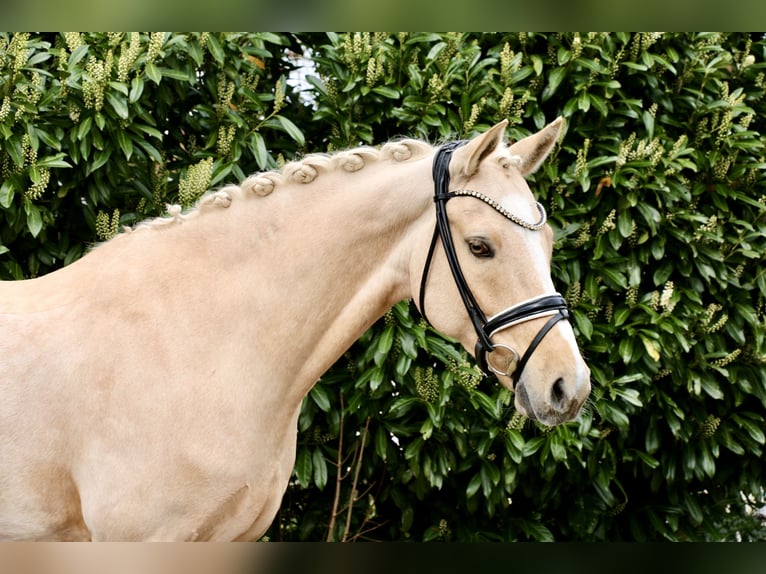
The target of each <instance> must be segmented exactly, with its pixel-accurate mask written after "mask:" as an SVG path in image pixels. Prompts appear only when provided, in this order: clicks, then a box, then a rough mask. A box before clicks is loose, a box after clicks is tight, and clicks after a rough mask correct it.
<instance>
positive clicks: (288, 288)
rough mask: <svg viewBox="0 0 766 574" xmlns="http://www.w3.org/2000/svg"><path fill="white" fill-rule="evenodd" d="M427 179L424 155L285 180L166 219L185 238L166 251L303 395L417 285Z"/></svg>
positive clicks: (231, 327) (256, 352) (217, 311)
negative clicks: (413, 271) (416, 247)
mask: <svg viewBox="0 0 766 574" xmlns="http://www.w3.org/2000/svg"><path fill="white" fill-rule="evenodd" d="M431 185H432V184H431V179H430V160H429V159H428V158H424V159H420V160H410V161H407V162H401V163H393V162H384V161H381V162H372V163H371V164H370V165H368V166H366V167H364V168H363V169H362V170H360V171H359V172H356V173H343V172H340V173H337V172H329V173H320V174H319V176H318V177H317V178H316V180H315V181H313V182H311V183H308V184H299V183H289V184H284V183H283V184H280V185H277V187H276V189H274V191H273V193H271V194H270V195H268V196H266V197H243V198H241V199H239V200H235V201H233V202H232V204H231V207H229V208H226V209H218V210H216V211H212V212H209V213H206V214H202V215H200V216H198V217H196V218H195V219H194V220H190V221H188V222H183V223H181V224H180V225H178V226H177V227H176V229H168V230H167V231H170V232H171V233H172V235H174V236H175V237H171V233H167V235H166V233H165V230H158V231H159V233H158V236H166V237H167V238H168V240H169V241H172V243H175V244H176V245H182V244H184V243H186V244H187V245H188V248H183V249H182V250H179V249H178V247H175V248H173V247H169V249H171V251H173V252H174V255H169V254H166V255H163V256H160V257H159V259H158V260H164V261H165V263H164V264H165V265H167V262H168V260H170V261H176V262H178V266H179V267H182V268H184V269H183V271H182V272H183V273H184V274H188V273H189V271H188V269H186V267H188V266H190V265H191V266H194V267H195V268H196V269H198V270H199V273H198V277H196V278H195V279H193V280H190V281H191V284H194V285H196V286H197V287H196V288H197V289H202V290H203V291H204V292H205V293H207V294H208V297H209V300H208V302H207V303H206V304H205V310H204V311H202V310H200V312H206V313H207V314H209V316H210V321H211V322H213V324H214V323H215V322H216V321H218V322H220V321H221V318H222V317H225V321H226V330H227V331H228V332H236V333H249V336H250V337H252V339H253V345H252V349H253V356H252V357H251V358H250V360H251V361H253V362H256V361H259V362H260V363H261V366H259V369H260V370H261V371H264V374H267V375H268V378H269V379H270V380H283V381H284V384H285V385H287V384H288V383H290V384H292V379H295V380H296V381H297V382H296V383H295V385H297V386H294V387H293V386H291V389H290V390H291V391H292V390H294V391H295V393H296V394H295V397H296V398H302V396H303V395H305V393H306V392H308V390H309V389H310V387H311V386H312V385H313V384H314V382H316V380H317V379H318V378H319V376H321V374H322V373H323V372H324V371H326V370H327V368H329V367H330V366H331V365H332V363H333V362H335V361H336V360H337V358H338V357H340V356H341V355H342V354H343V352H344V351H345V350H346V349H347V348H348V347H349V346H350V345H351V344H352V343H353V342H354V341H355V340H356V339H357V338H358V337H359V336H360V335H361V334H362V333H363V332H364V330H366V329H367V328H368V327H369V326H370V325H371V324H372V323H373V322H374V321H375V320H377V319H378V318H379V317H380V316H381V315H383V313H385V311H386V310H387V309H388V308H389V307H390V306H391V305H393V304H395V303H396V302H398V301H401V300H403V299H406V298H409V297H410V296H411V287H410V284H411V281H410V275H409V268H410V262H411V258H412V253H411V246H412V245H413V244H414V243H415V240H414V235H416V234H420V236H422V235H423V230H424V229H425V228H426V227H428V226H429V225H433V223H432V221H431V222H429V220H428V218H429V216H430V217H432V214H431V211H430V209H429V208H430V206H431V205H432V202H431ZM184 226H188V232H184V231H183V228H184ZM173 232H175V233H173ZM428 233H430V232H426V233H425V234H426V235H427V234H428ZM134 235H136V236H137V235H140V233H139V232H136V233H134ZM149 235H151V234H150V233H147V234H146V236H147V237H148V236H149ZM426 241H427V239H426ZM172 243H171V245H172ZM155 249H157V250H159V248H158V247H156V248H155ZM159 251H161V250H159ZM232 309H234V310H236V311H235V312H234V313H232V312H231V310H232ZM243 359H244V357H243ZM264 361H265V363H264ZM269 361H271V362H272V364H268V362H269ZM265 371H268V373H266V372H265ZM296 373H297V376H296ZM283 390H284V389H283Z"/></svg>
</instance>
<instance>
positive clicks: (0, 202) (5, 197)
mask: <svg viewBox="0 0 766 574" xmlns="http://www.w3.org/2000/svg"><path fill="white" fill-rule="evenodd" d="M12 201H13V181H12V180H10V179H6V180H4V181H3V183H2V185H0V207H2V208H4V209H8V208H9V207H10V206H11V202H12Z"/></svg>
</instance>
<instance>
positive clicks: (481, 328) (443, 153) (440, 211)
mask: <svg viewBox="0 0 766 574" xmlns="http://www.w3.org/2000/svg"><path fill="white" fill-rule="evenodd" d="M464 143H466V142H464V141H458V142H451V143H448V144H446V145H444V146H442V147H441V148H440V149H439V150H437V152H436V155H435V156H434V163H433V179H434V203H435V204H436V225H435V227H434V234H433V237H432V239H431V245H430V247H429V249H428V255H427V257H426V262H425V265H424V267H423V276H422V278H421V280H420V313H421V315H422V316H423V318H424V319H425V320H426V321H428V317H427V316H426V311H425V292H426V291H425V290H426V283H427V281H428V272H429V270H430V268H431V262H432V260H433V256H434V252H435V250H436V244H437V241H439V240H441V244H442V247H443V249H444V253H445V256H446V258H447V263H448V264H449V267H450V271H451V272H452V278H453V279H454V280H455V285H456V286H457V289H458V292H459V293H460V298H461V299H462V300H463V305H464V306H465V309H466V312H467V313H468V317H469V318H470V319H471V322H472V323H473V327H474V330H475V331H476V336H477V341H476V347H475V349H474V356H475V357H476V362H477V363H478V365H479V367H480V368H481V370H482V371H484V372H485V373H487V374H490V373H494V374H497V375H502V376H508V377H510V378H511V381H512V382H513V385H514V386H515V385H516V384H517V383H518V381H519V378H520V377H521V373H522V372H523V371H524V367H525V366H526V364H527V362H528V361H529V358H530V357H531V356H532V353H533V352H534V351H535V349H536V348H537V346H538V345H539V344H540V342H541V341H542V340H543V337H545V335H546V334H548V332H549V331H550V330H551V329H552V328H553V326H554V325H555V324H556V323H558V322H559V321H561V320H564V319H568V318H569V311H568V309H567V304H566V301H565V300H564V298H563V297H562V296H561V294H559V293H556V294H548V295H540V296H539V297H535V298H533V299H530V300H528V301H524V302H523V303H520V304H518V305H513V306H511V307H509V308H508V309H506V310H504V311H501V312H500V313H497V314H496V315H494V316H492V317H491V318H490V319H487V317H486V315H485V314H484V312H483V311H482V310H481V307H479V304H478V302H477V301H476V298H475V297H474V295H473V293H472V292H471V289H470V288H469V287H468V283H467V282H466V280H465V276H464V275H463V271H462V269H461V268H460V262H459V260H458V256H457V252H456V250H455V244H454V242H453V241H452V233H451V231H450V225H449V218H448V217H447V209H446V205H447V201H449V200H450V199H452V198H453V197H473V198H475V199H479V200H481V201H483V202H484V203H486V204H487V205H489V206H490V207H492V208H493V209H495V211H497V212H498V213H500V214H501V215H503V216H504V217H506V218H507V219H509V220H510V221H512V222H513V223H515V224H516V225H519V226H521V227H523V228H524V229H528V230H531V231H538V230H540V229H542V228H543V227H544V226H545V223H546V219H547V216H546V213H545V209H544V208H543V206H542V205H540V204H539V203H538V204H537V209H538V211H539V212H540V220H539V221H538V222H537V223H529V222H527V221H524V220H523V219H521V218H519V217H518V216H516V215H514V214H512V213H511V212H509V211H508V210H507V209H505V208H504V207H503V206H501V205H500V204H499V203H497V202H496V201H495V200H493V199H492V198H490V197H488V196H486V195H484V194H482V193H479V192H477V191H473V190H468V189H458V190H455V191H449V180H450V175H449V162H450V159H451V157H452V153H453V152H454V151H455V149H457V148H458V147H460V146H461V145H463V144H464ZM546 316H548V317H550V318H549V319H548V321H547V322H546V323H545V325H543V327H542V328H541V329H540V331H538V333H537V335H536V336H535V338H534V339H533V340H532V342H531V343H530V344H529V347H527V350H526V352H525V353H524V355H523V356H522V357H521V359H519V358H518V353H517V352H516V351H515V350H514V349H512V348H511V347H508V346H507V345H502V344H500V343H497V344H493V343H492V341H491V338H492V335H493V334H494V333H496V332H498V331H501V330H503V329H506V328H509V327H512V326H513V325H516V324H518V323H522V322H525V321H531V320H533V319H537V318H541V317H546ZM496 348H504V349H508V350H510V351H511V352H512V353H513V354H514V356H515V359H514V361H513V363H512V364H514V365H515V366H516V368H515V369H514V371H513V372H510V369H506V371H505V372H502V371H501V370H500V369H497V368H496V367H495V368H493V366H492V365H490V364H489V363H488V361H487V354H488V353H491V352H492V351H493V350H494V349H496Z"/></svg>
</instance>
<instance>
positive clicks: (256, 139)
mask: <svg viewBox="0 0 766 574" xmlns="http://www.w3.org/2000/svg"><path fill="white" fill-rule="evenodd" d="M250 150H251V151H252V152H253V157H254V158H255V163H257V164H258V167H259V168H260V169H266V168H267V166H268V164H269V152H268V150H267V149H266V142H265V141H264V139H263V136H262V135H261V134H260V133H258V132H255V133H254V134H253V137H252V138H251V139H250Z"/></svg>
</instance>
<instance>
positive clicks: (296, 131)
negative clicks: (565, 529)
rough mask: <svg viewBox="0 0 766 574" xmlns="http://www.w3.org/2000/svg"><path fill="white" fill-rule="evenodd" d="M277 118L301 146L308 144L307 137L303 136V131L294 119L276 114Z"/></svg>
mask: <svg viewBox="0 0 766 574" xmlns="http://www.w3.org/2000/svg"><path fill="white" fill-rule="evenodd" d="M276 119H277V121H278V122H279V123H280V125H281V126H282V127H283V128H284V130H285V131H286V132H287V135H289V136H290V137H291V138H292V139H293V141H295V142H296V143H297V144H298V145H301V146H302V145H305V144H306V138H305V137H304V136H303V132H302V131H301V130H300V128H298V126H296V125H295V124H294V123H293V122H292V121H290V120H289V119H287V118H286V117H285V116H281V115H279V116H276Z"/></svg>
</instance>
